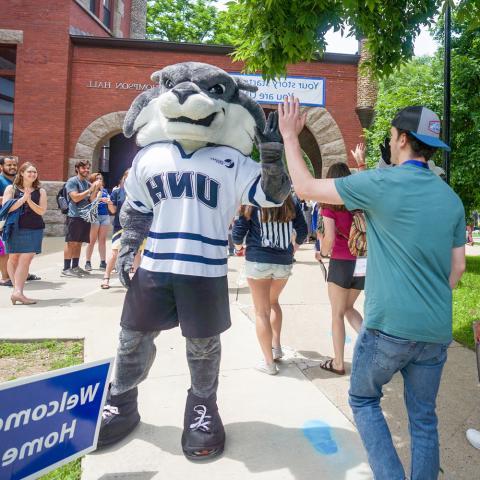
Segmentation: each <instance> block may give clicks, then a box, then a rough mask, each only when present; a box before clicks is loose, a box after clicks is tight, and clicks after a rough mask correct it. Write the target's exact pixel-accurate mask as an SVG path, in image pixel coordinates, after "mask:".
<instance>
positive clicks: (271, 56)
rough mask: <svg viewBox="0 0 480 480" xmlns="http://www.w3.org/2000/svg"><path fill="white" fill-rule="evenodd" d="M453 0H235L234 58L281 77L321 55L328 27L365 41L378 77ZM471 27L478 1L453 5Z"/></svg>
mask: <svg viewBox="0 0 480 480" xmlns="http://www.w3.org/2000/svg"><path fill="white" fill-rule="evenodd" d="M445 2H450V4H452V5H453V6H454V7H455V4H454V3H453V0H416V1H411V0H364V1H358V0H236V2H235V3H237V4H238V5H240V7H241V8H240V9H239V10H238V15H237V18H236V21H237V22H238V24H239V25H240V28H241V30H242V31H243V35H242V36H241V37H238V38H236V39H235V43H234V45H235V47H236V53H235V56H234V58H235V59H236V60H243V61H245V62H246V69H247V70H248V71H258V70H259V71H261V72H262V73H263V75H264V76H265V77H266V78H272V77H275V76H277V75H281V74H285V72H286V66H287V65H288V64H292V63H297V62H299V61H302V60H310V59H313V58H316V57H318V56H319V55H322V54H323V52H324V51H325V34H326V32H327V31H328V30H329V29H330V28H332V27H333V28H334V29H335V30H336V31H339V30H340V31H341V32H342V33H343V31H344V28H345V27H346V26H349V27H350V29H351V32H350V35H352V36H356V37H357V38H366V39H367V40H368V49H369V51H370V53H371V57H370V60H369V62H368V64H367V65H368V66H369V67H370V68H371V70H372V71H373V72H374V73H375V74H376V75H377V76H379V77H384V76H386V75H389V74H391V73H392V72H393V71H394V69H395V68H396V67H398V66H399V65H401V64H402V63H404V62H405V61H407V60H408V59H410V58H411V56H412V54H413V44H414V41H415V38H416V37H417V35H418V33H419V32H420V27H421V26H422V25H423V26H431V25H432V23H433V20H434V17H435V15H436V14H437V13H438V11H439V9H440V8H441V7H442V6H444V5H445ZM456 3H457V6H456V7H455V8H456V9H458V12H459V13H461V14H462V15H463V16H464V18H465V21H466V22H468V23H469V24H470V26H472V27H474V26H475V25H476V24H477V22H480V20H479V17H480V15H479V14H480V0H460V1H459V2H456Z"/></svg>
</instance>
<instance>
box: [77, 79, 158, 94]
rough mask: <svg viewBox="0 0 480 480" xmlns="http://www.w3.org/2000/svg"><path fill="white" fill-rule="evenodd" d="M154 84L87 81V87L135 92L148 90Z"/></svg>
mask: <svg viewBox="0 0 480 480" xmlns="http://www.w3.org/2000/svg"><path fill="white" fill-rule="evenodd" d="M154 86H155V85H152V84H150V83H128V82H109V81H99V80H89V82H88V83H87V88H97V89H103V90H109V89H114V90H136V91H137V92H141V91H144V90H150V89H151V88H153V87H154Z"/></svg>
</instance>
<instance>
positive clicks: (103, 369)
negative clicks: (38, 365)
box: [0, 359, 113, 480]
mask: <svg viewBox="0 0 480 480" xmlns="http://www.w3.org/2000/svg"><path fill="white" fill-rule="evenodd" d="M112 363H113V359H108V360H102V361H98V362H92V363H85V364H83V365H78V366H75V367H70V368H62V369H60V370H55V371H53V372H48V373H45V374H41V375H35V376H33V377H28V378H22V379H19V380H14V381H12V382H6V383H3V384H0V480H20V479H27V478H28V479H34V478H38V477H39V476H41V475H43V474H45V473H47V472H49V471H50V470H53V469H55V468H58V467H59V466H60V465H63V464H64V463H67V462H71V461H72V460H74V459H75V458H78V457H80V456H82V455H85V454H86V453H88V452H91V451H92V450H95V448H96V446H97V439H98V431H99V428H100V420H101V413H102V409H103V404H104V403H105V397H106V393H107V388H106V385H107V381H108V379H109V376H110V370H111V367H112Z"/></svg>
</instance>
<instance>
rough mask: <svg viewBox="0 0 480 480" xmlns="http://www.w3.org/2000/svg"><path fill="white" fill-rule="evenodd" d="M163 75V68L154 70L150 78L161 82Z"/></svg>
mask: <svg viewBox="0 0 480 480" xmlns="http://www.w3.org/2000/svg"><path fill="white" fill-rule="evenodd" d="M161 77H162V70H157V71H156V72H153V73H152V75H151V77H150V79H151V80H152V82H157V83H160V78H161Z"/></svg>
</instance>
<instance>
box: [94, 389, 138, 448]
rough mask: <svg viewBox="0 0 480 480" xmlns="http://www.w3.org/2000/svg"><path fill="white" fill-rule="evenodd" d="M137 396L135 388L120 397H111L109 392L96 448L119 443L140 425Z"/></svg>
mask: <svg viewBox="0 0 480 480" xmlns="http://www.w3.org/2000/svg"><path fill="white" fill-rule="evenodd" d="M137 396H138V388H137V387H135V388H132V389H131V390H128V391H127V392H124V393H122V394H120V395H111V394H110V390H109V392H108V396H107V400H106V404H105V407H104V408H103V413H102V423H101V425H100V433H99V436H98V443H97V448H103V447H107V446H108V445H111V444H113V443H116V442H119V441H120V440H122V439H123V438H125V437H126V436H127V435H128V434H129V433H130V432H131V431H132V430H133V429H134V428H135V427H136V426H137V425H138V424H139V423H140V414H139V413H138V405H137Z"/></svg>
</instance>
